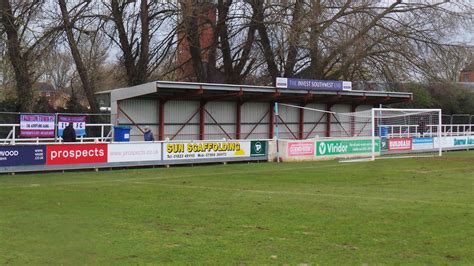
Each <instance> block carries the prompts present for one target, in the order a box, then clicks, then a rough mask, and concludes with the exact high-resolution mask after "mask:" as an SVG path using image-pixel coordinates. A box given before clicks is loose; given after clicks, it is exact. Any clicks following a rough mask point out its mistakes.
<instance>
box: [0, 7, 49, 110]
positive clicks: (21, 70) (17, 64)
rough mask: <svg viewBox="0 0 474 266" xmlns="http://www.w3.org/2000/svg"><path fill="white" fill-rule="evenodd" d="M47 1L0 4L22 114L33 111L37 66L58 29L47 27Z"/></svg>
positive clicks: (3, 30)
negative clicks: (44, 13)
mask: <svg viewBox="0 0 474 266" xmlns="http://www.w3.org/2000/svg"><path fill="white" fill-rule="evenodd" d="M43 7H44V1H11V0H1V1H0V11H1V14H0V22H1V27H2V32H3V33H4V34H5V35H6V41H7V44H6V48H7V51H8V52H7V54H8V58H9V61H10V63H11V65H12V68H13V73H14V77H15V82H16V90H17V95H18V96H20V95H21V97H18V101H19V105H20V110H22V111H26V112H31V111H33V109H34V97H33V83H34V81H35V80H36V78H38V77H39V76H40V75H41V73H35V70H34V65H35V62H37V61H38V60H40V58H41V56H42V55H43V53H44V51H45V50H46V49H47V48H49V47H50V46H51V44H52V43H53V42H54V35H55V33H56V32H57V28H55V27H45V25H44V24H45V22H46V20H45V19H44V18H42V17H41V16H40V15H41V14H42V11H43Z"/></svg>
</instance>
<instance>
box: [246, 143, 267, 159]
mask: <svg viewBox="0 0 474 266" xmlns="http://www.w3.org/2000/svg"><path fill="white" fill-rule="evenodd" d="M265 155H267V142H266V141H264V140H252V141H251V142H250V157H260V156H265Z"/></svg>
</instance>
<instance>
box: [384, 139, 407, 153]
mask: <svg viewBox="0 0 474 266" xmlns="http://www.w3.org/2000/svg"><path fill="white" fill-rule="evenodd" d="M411 149H412V139H411V138H390V139H388V150H389V151H409V150H411Z"/></svg>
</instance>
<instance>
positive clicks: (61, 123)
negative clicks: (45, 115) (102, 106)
mask: <svg viewBox="0 0 474 266" xmlns="http://www.w3.org/2000/svg"><path fill="white" fill-rule="evenodd" d="M69 123H72V124H73V127H74V131H76V136H85V135H86V116H85V115H58V136H59V137H61V136H62V135H63V131H64V129H65V128H66V127H67V126H68V125H69Z"/></svg>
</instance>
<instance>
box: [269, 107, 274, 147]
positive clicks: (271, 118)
mask: <svg viewBox="0 0 474 266" xmlns="http://www.w3.org/2000/svg"><path fill="white" fill-rule="evenodd" d="M269 108H270V110H269V111H268V117H269V118H268V119H269V121H268V138H269V139H273V135H274V132H275V128H274V127H275V121H274V120H275V114H274V108H275V103H274V102H270V106H269Z"/></svg>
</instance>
